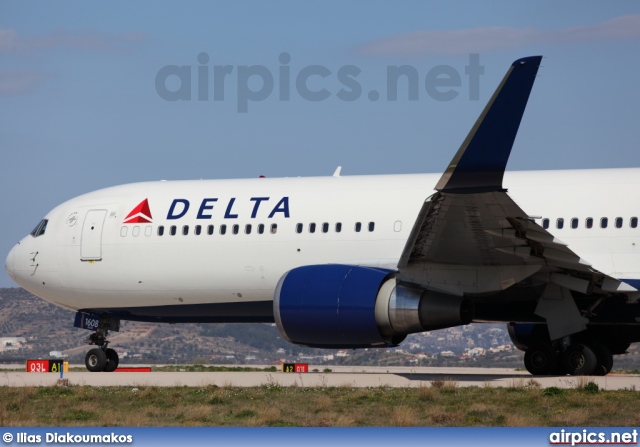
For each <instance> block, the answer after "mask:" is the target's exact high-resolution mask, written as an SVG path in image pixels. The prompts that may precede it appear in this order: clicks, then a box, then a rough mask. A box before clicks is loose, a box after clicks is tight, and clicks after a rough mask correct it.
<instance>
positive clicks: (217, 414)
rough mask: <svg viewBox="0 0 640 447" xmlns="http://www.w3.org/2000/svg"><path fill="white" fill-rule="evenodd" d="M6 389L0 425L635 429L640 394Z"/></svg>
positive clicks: (0, 393) (442, 387)
mask: <svg viewBox="0 0 640 447" xmlns="http://www.w3.org/2000/svg"><path fill="white" fill-rule="evenodd" d="M267 382H268V383H266V384H264V385H263V386H260V387H255V388H238V387H216V386H208V387H200V388H187V387H146V386H139V387H135V388H132V387H74V386H60V387H24V388H17V387H0V426H60V425H66V426H137V427H141V426H305V427H309V426H312V427H318V426H320V427H325V426H326V427H335V426H563V427H568V426H638V425H640V415H638V413H637V411H635V410H636V409H637V408H638V403H639V402H638V399H639V396H640V395H639V394H638V393H637V392H636V391H633V390H622V391H603V390H599V389H598V387H597V385H596V386H594V385H595V384H594V383H592V382H587V381H585V382H584V383H582V384H579V386H578V387H577V388H576V389H559V388H546V389H541V388H540V384H538V383H537V382H536V381H535V380H533V379H531V380H529V381H528V382H525V381H522V382H514V384H513V386H511V387H508V388H490V387H485V388H478V387H476V388H473V387H471V388H467V387H465V388H462V387H458V386H457V384H456V383H455V382H451V381H446V380H444V381H440V382H434V384H433V385H432V386H430V387H419V388H385V387H380V388H370V389H363V388H352V387H349V386H342V387H317V388H303V387H295V386H294V387H282V386H280V385H279V384H278V382H277V380H276V379H274V378H273V377H271V376H270V378H269V380H268V381H267Z"/></svg>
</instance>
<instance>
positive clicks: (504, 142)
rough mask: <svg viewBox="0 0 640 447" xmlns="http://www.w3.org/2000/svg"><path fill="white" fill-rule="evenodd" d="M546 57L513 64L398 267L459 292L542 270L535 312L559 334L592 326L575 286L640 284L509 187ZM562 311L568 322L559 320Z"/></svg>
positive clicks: (410, 277) (607, 288) (598, 288)
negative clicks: (585, 252)
mask: <svg viewBox="0 0 640 447" xmlns="http://www.w3.org/2000/svg"><path fill="white" fill-rule="evenodd" d="M541 59H542V57H541V56H534V57H527V58H523V59H519V60H517V61H515V62H514V63H513V64H512V65H511V67H510V69H509V71H508V72H507V74H506V75H505V77H504V79H503V80H502V82H501V84H500V86H499V87H498V88H497V90H496V92H495V93H494V94H493V97H492V98H491V100H490V101H489V103H488V104H487V106H486V107H485V109H484V111H483V112H482V114H481V115H480V117H479V118H478V120H477V121H476V123H475V125H474V126H473V128H472V129H471V132H470V133H469V135H468V136H467V138H466V139H465V140H464V142H463V144H462V146H461V147H460V149H459V150H458V152H457V153H456V155H455V156H454V158H453V160H452V161H451V163H450V164H449V166H448V168H447V169H446V171H445V172H444V174H443V175H442V177H441V179H440V181H439V182H438V184H437V185H436V188H435V189H436V191H437V192H436V193H435V194H434V195H432V196H431V197H429V198H428V199H427V200H426V201H425V203H424V205H423V207H422V210H421V212H420V214H419V215H418V218H417V220H416V222H415V224H414V226H413V229H412V231H411V234H410V237H409V239H408V241H407V243H406V246H405V248H404V251H403V253H402V256H401V258H400V261H399V263H398V271H399V277H400V279H401V280H404V281H409V282H413V283H417V284H420V285H422V286H424V287H427V288H429V289H431V290H437V291H442V292H446V293H450V294H454V295H459V296H462V295H467V296H473V295H483V294H489V293H494V292H499V291H501V290H505V289H507V288H508V287H510V286H512V285H514V284H516V283H518V282H520V281H522V280H524V279H526V278H529V277H533V276H535V278H536V279H538V280H539V281H540V282H542V283H547V284H550V285H551V286H548V287H547V289H546V292H545V293H544V294H543V296H542V299H541V300H540V302H539V304H538V308H537V309H536V313H537V314H538V315H541V316H543V317H545V318H547V323H548V325H549V329H550V333H551V335H552V338H553V337H554V336H562V335H563V334H568V333H573V332H576V330H582V329H584V328H585V327H586V322H587V320H586V319H585V318H583V317H582V316H581V315H580V313H579V312H578V309H577V307H576V305H575V303H574V302H573V299H572V298H571V295H570V293H569V292H568V291H577V292H580V293H594V292H596V293H605V294H606V293H615V292H634V291H636V289H634V288H633V287H631V286H629V285H627V284H625V283H622V282H620V281H618V280H617V279H615V278H612V277H609V276H607V275H605V274H604V273H602V272H599V271H598V270H596V269H594V268H593V267H592V266H591V265H589V263H588V262H587V261H585V260H583V259H581V258H580V256H579V255H578V254H576V253H574V252H573V251H572V250H571V249H570V248H569V247H568V246H567V245H566V244H564V243H563V242H562V241H560V240H558V239H557V238H555V237H554V236H553V235H552V234H551V233H549V232H548V231H546V230H545V229H543V228H542V227H541V226H539V225H538V224H537V223H536V222H535V221H534V219H532V218H530V217H529V216H528V214H527V213H526V212H525V211H524V210H522V209H521V208H520V207H519V206H518V205H517V204H516V203H515V202H514V201H513V200H512V199H511V197H510V196H509V195H508V194H507V191H506V189H504V188H503V186H502V179H503V175H504V171H505V167H506V164H507V161H508V159H509V155H510V153H511V148H512V146H513V142H514V140H515V137H516V134H517V131H518V127H519V125H520V121H521V119H522V115H523V113H524V110H525V107H526V104H527V100H528V98H529V94H530V92H531V88H532V87H533V83H534V80H535V77H536V74H537V71H538V68H539V66H540V61H541ZM554 302H555V303H556V304H553V303H554ZM549 303H552V304H551V305H549ZM555 314H557V317H556V316H553V315H555ZM558 318H559V319H560V320H562V321H561V322H557V323H555V322H554V321H552V320H554V319H558ZM580 328H582V329H580ZM556 338H557V337H556Z"/></svg>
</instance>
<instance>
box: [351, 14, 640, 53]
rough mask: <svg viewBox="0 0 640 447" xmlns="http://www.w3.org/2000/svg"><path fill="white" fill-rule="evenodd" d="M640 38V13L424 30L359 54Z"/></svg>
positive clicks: (472, 50)
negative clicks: (574, 22)
mask: <svg viewBox="0 0 640 447" xmlns="http://www.w3.org/2000/svg"><path fill="white" fill-rule="evenodd" d="M638 38H640V15H628V16H621V17H616V18H614V19H611V20H607V21H605V22H602V23H598V24H595V25H588V26H580V27H572V28H564V29H558V30H539V29H534V28H507V27H484V28H482V27H481V28H469V29H459V30H421V31H416V32H412V33H408V34H400V35H397V36H392V37H387V38H384V39H380V40H377V41H375V42H371V43H369V44H366V45H363V46H362V47H360V48H359V49H357V50H356V53H357V54H360V55H366V56H383V57H424V56H431V55H443V54H444V55H459V54H468V53H480V52H489V51H496V50H504V49H510V48H519V47H522V46H526V45H536V44H565V43H576V42H596V41H606V40H635V39H638Z"/></svg>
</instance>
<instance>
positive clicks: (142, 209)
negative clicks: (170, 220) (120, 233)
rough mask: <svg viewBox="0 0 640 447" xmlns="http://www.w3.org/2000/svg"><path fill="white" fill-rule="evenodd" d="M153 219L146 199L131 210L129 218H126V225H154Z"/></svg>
mask: <svg viewBox="0 0 640 447" xmlns="http://www.w3.org/2000/svg"><path fill="white" fill-rule="evenodd" d="M152 221H153V217H152V216H151V210H150V209H149V200H148V199H144V200H143V201H142V202H140V203H139V204H138V206H136V207H135V208H134V209H132V210H131V212H130V213H129V214H127V217H125V218H124V222H123V223H126V224H139V223H152Z"/></svg>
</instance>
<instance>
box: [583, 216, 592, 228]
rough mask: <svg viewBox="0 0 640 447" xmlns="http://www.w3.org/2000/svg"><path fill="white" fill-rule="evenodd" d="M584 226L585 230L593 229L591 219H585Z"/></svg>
mask: <svg viewBox="0 0 640 447" xmlns="http://www.w3.org/2000/svg"><path fill="white" fill-rule="evenodd" d="M584 226H585V228H593V217H587V218H586V219H585V220H584Z"/></svg>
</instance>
